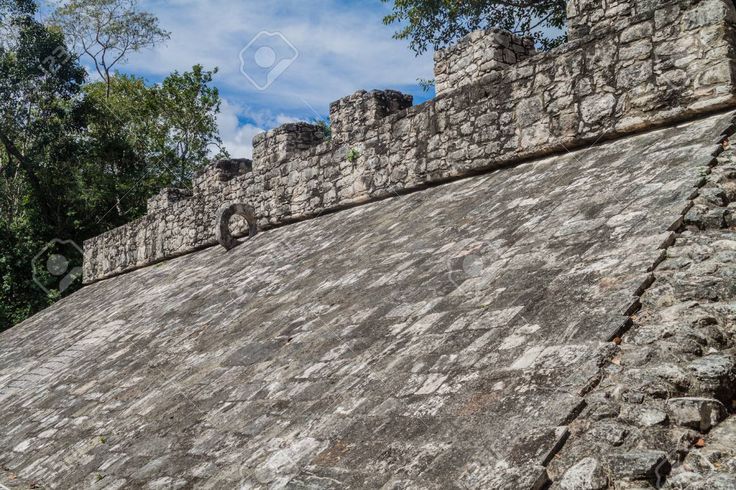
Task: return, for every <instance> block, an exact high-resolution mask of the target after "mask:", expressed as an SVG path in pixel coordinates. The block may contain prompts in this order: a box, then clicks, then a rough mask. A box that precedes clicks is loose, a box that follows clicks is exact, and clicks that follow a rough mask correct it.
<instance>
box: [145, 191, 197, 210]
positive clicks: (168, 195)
mask: <svg viewBox="0 0 736 490" xmlns="http://www.w3.org/2000/svg"><path fill="white" fill-rule="evenodd" d="M189 197H192V191H190V190H189V189H174V188H171V187H166V188H165V189H162V190H161V191H160V192H159V193H158V194H156V195H155V196H153V197H152V198H150V199H149V200H148V206H147V210H148V212H149V213H156V212H158V211H163V210H165V209H166V208H168V207H170V206H171V205H172V204H174V203H176V202H179V201H181V200H183V199H187V198H189Z"/></svg>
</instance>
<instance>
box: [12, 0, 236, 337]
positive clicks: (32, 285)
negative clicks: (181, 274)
mask: <svg viewBox="0 0 736 490" xmlns="http://www.w3.org/2000/svg"><path fill="white" fill-rule="evenodd" d="M77 3H80V2H77ZM86 3H88V4H89V3H97V4H100V5H101V4H106V2H104V1H99V2H86ZM107 3H109V2H107ZM0 31H2V33H3V34H5V35H4V37H3V42H2V43H1V44H0V330H2V329H4V328H7V327H9V326H11V325H12V324H14V323H16V322H18V321H20V320H22V319H23V318H25V317H27V316H28V315H30V314H32V313H34V312H35V311H38V310H39V309H40V308H43V307H45V306H47V305H48V304H50V303H51V302H53V301H55V300H56V299H58V298H59V297H60V296H61V294H62V293H64V294H67V293H69V292H71V291H73V290H74V289H75V288H77V287H79V281H75V282H73V283H71V279H74V278H75V277H76V275H75V274H78V271H79V269H78V267H79V266H80V265H81V260H82V256H81V252H80V251H79V250H78V249H77V247H76V245H75V244H79V245H81V244H82V242H83V241H84V240H85V239H87V238H89V237H92V236H94V235H97V234H99V233H101V232H103V231H106V230H108V229H110V228H113V227H115V226H119V225H121V224H123V223H126V222H128V221H130V220H132V219H135V218H137V217H139V216H141V215H142V214H143V213H145V208H146V200H147V199H148V198H149V197H151V196H152V195H153V194H155V193H156V192H158V190H160V189H161V188H162V187H166V186H184V185H189V184H188V183H189V181H190V179H191V177H192V175H193V174H194V173H195V172H197V171H198V170H199V169H200V168H202V167H203V166H204V165H205V164H206V163H207V161H208V160H209V158H211V157H213V156H225V153H224V151H222V150H221V149H220V146H221V141H220V138H219V135H218V133H217V126H216V116H217V113H218V112H219V108H220V97H219V94H218V92H217V90H216V89H215V88H213V87H212V86H211V82H212V76H213V73H214V72H212V71H208V70H205V69H203V68H202V67H201V66H198V65H197V66H195V67H193V68H192V70H191V71H187V72H184V73H178V72H174V73H172V74H171V75H170V76H168V77H167V78H166V79H165V80H163V82H162V83H160V84H149V83H146V82H145V81H144V80H143V79H141V78H138V77H134V76H127V75H120V74H112V73H108V78H107V79H104V80H102V81H99V82H92V83H88V82H87V81H86V73H85V71H84V69H83V68H82V67H81V66H80V64H79V63H78V61H77V56H75V55H72V54H70V51H68V48H67V45H66V43H65V38H64V34H63V32H62V30H61V29H58V28H56V27H53V26H46V25H44V24H42V23H40V22H39V21H38V20H37V19H36V18H35V9H34V6H33V4H32V3H31V2H27V1H25V0H0ZM131 46H132V47H133V48H135V47H136V46H138V44H135V43H133V44H131ZM54 247H57V248H54ZM58 247H61V248H58ZM59 264H61V267H57V266H58V265H59ZM56 269H59V270H56ZM64 281H67V282H64Z"/></svg>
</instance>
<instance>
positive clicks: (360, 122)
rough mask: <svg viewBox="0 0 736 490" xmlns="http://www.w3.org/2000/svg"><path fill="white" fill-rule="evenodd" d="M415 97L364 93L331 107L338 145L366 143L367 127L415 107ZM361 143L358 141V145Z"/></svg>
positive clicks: (385, 92) (395, 93)
mask: <svg viewBox="0 0 736 490" xmlns="http://www.w3.org/2000/svg"><path fill="white" fill-rule="evenodd" d="M413 101H414V97H413V96H411V95H407V94H402V93H401V92H397V91H396V90H373V91H371V92H366V91H365V90H360V91H358V92H355V93H354V94H353V95H351V96H349V97H345V98H342V99H340V100H338V101H335V102H333V103H332V104H330V129H331V132H332V141H333V142H335V143H336V144H342V143H346V142H348V141H355V140H356V139H358V138H360V139H362V138H363V136H364V134H363V132H364V130H365V128H366V127H369V126H373V125H375V124H377V123H378V122H379V120H381V119H383V118H385V117H386V116H389V115H391V114H394V113H396V112H399V111H401V110H404V109H408V108H409V107H411V105H412V103H413ZM356 142H357V141H356Z"/></svg>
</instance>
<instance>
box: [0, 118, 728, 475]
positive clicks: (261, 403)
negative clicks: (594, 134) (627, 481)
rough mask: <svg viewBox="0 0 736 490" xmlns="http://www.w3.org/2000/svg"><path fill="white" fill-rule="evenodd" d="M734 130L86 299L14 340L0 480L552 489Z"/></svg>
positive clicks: (176, 263)
mask: <svg viewBox="0 0 736 490" xmlns="http://www.w3.org/2000/svg"><path fill="white" fill-rule="evenodd" d="M730 120H731V116H730V115H720V116H713V117H710V118H707V119H703V120H700V121H696V122H693V123H690V124H685V125H682V126H678V127H676V128H670V129H667V130H661V131H655V132H651V133H647V134H642V135H638V136H635V137H630V138H627V139H624V140H619V141H614V142H611V143H607V144H597V145H593V146H592V147H591V148H588V149H585V150H581V151H578V152H575V153H571V154H564V155H561V156H557V157H554V158H548V159H544V160H539V161H534V162H529V163H526V164H522V165H519V166H516V167H514V168H507V169H503V170H499V171H496V172H494V173H491V174H488V175H484V176H479V177H474V178H469V179H465V180H461V181H458V182H454V183H451V184H446V185H442V186H439V187H435V188H432V189H428V190H425V191H422V192H417V193H413V194H410V195H406V196H403V197H396V198H392V199H387V200H385V201H381V202H378V203H373V204H369V205H365V206H361V207H358V208H355V209H352V210H348V211H343V212H340V213H335V214H331V215H326V216H321V217H319V218H317V219H313V220H310V221H306V222H302V223H299V224H294V225H290V226H286V227H283V228H278V229H273V230H269V231H266V232H263V233H260V234H258V235H257V236H256V237H254V238H253V239H251V240H249V241H247V242H246V243H245V244H243V245H241V246H240V247H237V248H235V249H233V250H232V251H230V252H225V251H224V250H222V249H220V248H219V247H218V248H210V249H206V250H203V251H200V252H197V253H194V254H191V255H187V256H184V257H180V258H178V259H174V260H171V261H168V262H164V263H161V264H159V265H156V266H153V267H148V268H145V269H141V270H138V271H135V272H132V273H129V274H126V275H123V276H120V277H117V278H114V279H111V280H106V281H101V282H99V283H95V284H93V285H90V286H87V287H85V288H84V289H82V290H81V291H79V292H77V293H75V294H74V295H72V296H70V297H68V298H66V299H64V300H62V301H61V302H59V303H57V304H56V305H54V306H53V307H51V308H49V309H48V310H46V311H44V312H42V313H40V314H39V315H36V316H35V317H33V318H31V319H29V320H28V321H26V322H24V323H23V324H21V325H18V326H17V327H15V328H13V329H11V330H9V331H7V332H4V333H3V334H2V335H1V336H0V406H2V411H0V423H2V426H3V427H4V431H2V432H1V433H0V465H1V467H2V469H3V472H2V473H0V479H2V482H3V483H4V484H5V485H7V486H11V487H15V486H28V485H31V484H33V483H37V484H39V485H43V486H47V487H58V488H69V487H74V486H87V487H91V488H122V487H144V486H147V487H149V488H160V487H171V488H177V487H191V486H196V487H202V488H231V487H240V486H244V487H245V488H251V487H275V488H279V487H291V488H305V487H320V488H344V487H353V488H358V487H369V488H381V487H384V488H542V487H543V486H544V485H546V484H547V483H548V478H549V476H548V473H547V468H545V465H549V464H551V463H550V461H551V460H553V459H554V458H555V456H554V455H555V453H556V452H557V450H559V448H560V447H561V446H562V445H563V443H565V440H566V438H567V436H568V428H567V426H568V425H570V424H571V423H572V422H573V421H574V420H576V418H577V417H578V415H579V414H580V413H581V411H583V410H586V408H585V407H586V403H589V401H586V400H585V399H584V398H583V396H584V395H585V394H587V393H588V392H589V391H590V389H591V388H592V387H593V386H595V384H596V380H597V379H599V378H600V376H601V371H600V367H601V366H603V365H605V364H606V362H607V360H609V359H610V358H611V356H612V355H613V354H614V351H615V345H614V344H613V343H611V342H609V340H610V339H611V337H612V335H614V334H615V333H616V332H617V329H618V328H619V326H620V325H621V324H622V322H623V321H624V318H625V314H627V313H631V312H632V311H634V310H635V309H636V305H637V304H638V301H639V300H638V299H635V294H641V291H642V290H643V289H646V287H648V286H649V285H650V284H651V270H652V269H653V268H654V265H655V264H656V263H658V262H659V261H660V260H661V257H662V253H663V252H662V248H661V247H662V246H663V245H664V244H668V243H671V237H672V231H671V230H672V229H673V226H674V225H675V224H676V223H681V222H682V215H683V213H684V210H685V206H686V204H687V203H688V202H689V200H690V199H691V198H692V194H693V191H694V188H695V186H696V184H697V183H698V182H699V181H701V180H702V175H703V170H704V169H705V168H707V165H708V163H709V162H710V160H711V157H710V153H711V152H712V150H713V145H714V141H715V139H716V137H717V136H718V134H720V132H721V130H723V129H724V128H726V127H727V126H728V125H729V123H730ZM651 335H656V333H654V332H653V333H652V334H651ZM642 369H651V367H650V366H648V365H647V364H646V363H645V362H643V364H642ZM658 369H659V371H657V375H658V376H661V377H662V378H663V379H667V380H668V382H671V383H673V384H677V383H678V382H680V377H681V376H685V375H682V373H680V371H678V367H677V366H673V367H671V368H669V367H667V366H666V365H664V364H663V365H661V366H658ZM596 410H599V411H598V412H597V413H599V414H600V413H603V412H605V410H606V408H605V407H603V406H602V405H601V406H600V407H597V408H596ZM610 410H618V407H617V406H612V407H610ZM662 410H663V411H664V408H663V409H662ZM657 427H658V426H656V425H655V426H654V428H655V429H657ZM609 432H610V436H611V437H612V438H613V439H616V438H618V439H621V438H623V439H626V436H625V435H622V434H619V435H618V436H616V435H615V431H614V430H611V431H609ZM624 449H627V448H622V451H621V452H624ZM649 473H651V472H648V473H647V475H649ZM598 476H599V475H598ZM598 476H595V482H599V481H601V479H600V478H599V477H598ZM586 478H587V477H586ZM595 484H596V485H597V484H598V483H595Z"/></svg>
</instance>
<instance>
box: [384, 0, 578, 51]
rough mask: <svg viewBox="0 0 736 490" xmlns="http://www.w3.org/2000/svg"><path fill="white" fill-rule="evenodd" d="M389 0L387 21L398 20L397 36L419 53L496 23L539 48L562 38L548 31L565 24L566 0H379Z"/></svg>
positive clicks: (448, 43) (556, 42) (390, 22)
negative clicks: (537, 44)
mask: <svg viewBox="0 0 736 490" xmlns="http://www.w3.org/2000/svg"><path fill="white" fill-rule="evenodd" d="M382 1H384V2H392V3H393V10H392V12H391V14H389V15H387V16H386V17H384V23H385V24H387V25H390V24H398V25H399V30H398V31H397V32H396V34H395V36H394V37H396V38H397V39H408V40H409V41H410V46H411V49H412V50H413V51H414V52H415V53H417V54H421V53H424V52H425V51H427V49H429V48H430V47H432V48H434V49H441V48H444V47H447V46H448V45H450V44H452V43H453V42H455V41H457V40H458V39H459V38H461V37H462V36H464V35H466V34H468V33H470V32H472V31H475V30H478V29H487V28H491V27H499V28H502V29H506V30H509V31H511V32H513V33H516V34H521V35H528V36H533V37H534V38H536V39H537V41H538V43H539V44H540V46H541V47H542V48H550V47H552V46H554V45H557V44H559V43H560V42H561V41H563V40H564V37H563V36H557V35H550V34H549V32H551V31H555V30H559V29H561V28H563V27H564V25H565V20H566V17H565V6H566V0H382Z"/></svg>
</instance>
